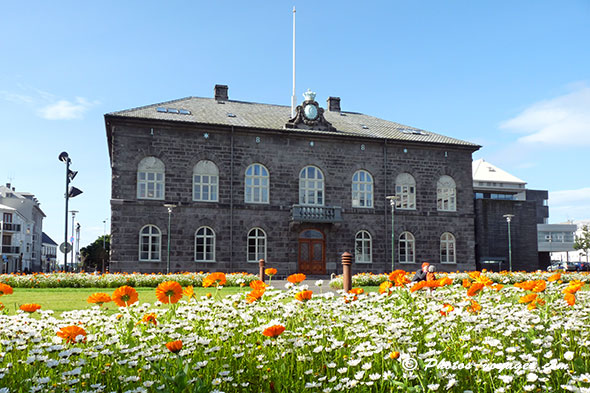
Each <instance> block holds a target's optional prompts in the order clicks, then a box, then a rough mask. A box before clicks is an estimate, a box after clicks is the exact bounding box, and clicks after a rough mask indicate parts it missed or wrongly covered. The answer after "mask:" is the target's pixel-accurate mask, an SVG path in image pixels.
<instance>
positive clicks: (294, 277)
mask: <svg viewBox="0 0 590 393" xmlns="http://www.w3.org/2000/svg"><path fill="white" fill-rule="evenodd" d="M305 279H306V277H305V274H303V273H295V274H291V275H290V276H289V277H287V281H289V282H290V283H293V284H299V283H300V282H301V281H304V280H305Z"/></svg>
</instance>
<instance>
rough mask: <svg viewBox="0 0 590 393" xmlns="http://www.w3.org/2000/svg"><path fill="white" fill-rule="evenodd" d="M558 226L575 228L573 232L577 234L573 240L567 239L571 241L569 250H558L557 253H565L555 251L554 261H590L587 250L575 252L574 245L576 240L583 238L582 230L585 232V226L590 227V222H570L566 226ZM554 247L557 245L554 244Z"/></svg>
mask: <svg viewBox="0 0 590 393" xmlns="http://www.w3.org/2000/svg"><path fill="white" fill-rule="evenodd" d="M558 225H566V226H568V227H569V228H573V229H572V231H575V234H573V235H572V236H571V238H570V237H568V238H567V240H568V241H571V247H570V248H568V249H567V250H557V251H563V252H555V250H554V251H553V254H552V255H553V260H556V261H570V262H577V261H583V262H584V261H589V260H590V255H587V254H586V251H585V250H574V249H573V245H574V241H575V238H577V237H581V236H582V230H583V228H584V226H585V225H587V226H588V227H590V220H587V221H569V222H567V223H565V224H558ZM553 245H555V244H553Z"/></svg>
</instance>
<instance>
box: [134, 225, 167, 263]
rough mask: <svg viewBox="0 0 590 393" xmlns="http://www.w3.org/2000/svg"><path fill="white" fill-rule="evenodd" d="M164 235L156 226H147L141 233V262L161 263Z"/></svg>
mask: <svg viewBox="0 0 590 393" xmlns="http://www.w3.org/2000/svg"><path fill="white" fill-rule="evenodd" d="M161 243H162V233H161V232H160V229H159V228H158V227H157V226H155V225H146V226H144V227H143V228H141V230H140V231H139V260H140V261H159V260H160V250H161Z"/></svg>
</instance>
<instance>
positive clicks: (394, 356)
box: [389, 351, 400, 359]
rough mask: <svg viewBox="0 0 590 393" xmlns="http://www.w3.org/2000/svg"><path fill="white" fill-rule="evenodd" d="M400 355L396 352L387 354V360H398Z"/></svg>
mask: <svg viewBox="0 0 590 393" xmlns="http://www.w3.org/2000/svg"><path fill="white" fill-rule="evenodd" d="M399 355H400V353H399V352H398V351H393V352H392V353H390V354H389V358H390V359H397V358H399Z"/></svg>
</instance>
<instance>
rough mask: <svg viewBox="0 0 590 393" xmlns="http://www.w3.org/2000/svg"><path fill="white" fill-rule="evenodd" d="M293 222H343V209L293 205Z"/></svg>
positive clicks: (338, 207)
mask: <svg viewBox="0 0 590 393" xmlns="http://www.w3.org/2000/svg"><path fill="white" fill-rule="evenodd" d="M291 220H292V221H294V222H320V223H336V222H341V221H342V208H341V207H340V206H309V205H293V207H292V208H291Z"/></svg>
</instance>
